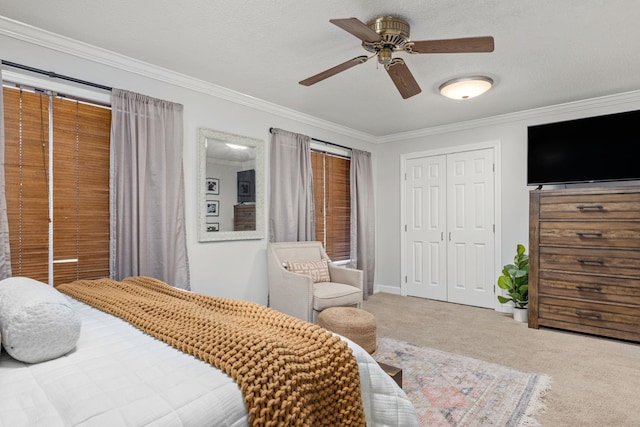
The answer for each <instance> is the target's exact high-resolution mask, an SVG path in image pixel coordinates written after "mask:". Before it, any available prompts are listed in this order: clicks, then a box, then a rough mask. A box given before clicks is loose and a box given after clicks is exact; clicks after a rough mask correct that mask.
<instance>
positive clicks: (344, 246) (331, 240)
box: [311, 151, 351, 261]
mask: <svg viewBox="0 0 640 427" xmlns="http://www.w3.org/2000/svg"><path fill="white" fill-rule="evenodd" d="M350 165H351V161H350V160H349V159H345V158H342V157H336V156H332V155H330V154H326V153H320V152H315V151H312V152H311V167H312V169H313V172H312V173H313V191H314V202H315V216H316V240H318V241H321V242H323V243H324V246H325V250H326V252H327V255H329V257H330V258H331V259H332V260H333V261H341V260H348V259H349V258H350V247H351V246H350V238H351V236H350V235H351V230H350V227H351V225H350V224H351V199H350V197H351V196H350V195H351V192H350V191H351V189H350V185H351V184H350V180H351V178H350Z"/></svg>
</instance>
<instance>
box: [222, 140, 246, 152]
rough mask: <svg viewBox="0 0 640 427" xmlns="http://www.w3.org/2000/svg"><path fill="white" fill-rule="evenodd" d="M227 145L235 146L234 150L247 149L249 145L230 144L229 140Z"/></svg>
mask: <svg viewBox="0 0 640 427" xmlns="http://www.w3.org/2000/svg"><path fill="white" fill-rule="evenodd" d="M226 145H227V147H229V148H233V149H234V150H246V149H247V148H249V147H247V146H246V145H238V144H229V143H228V142H227V143H226Z"/></svg>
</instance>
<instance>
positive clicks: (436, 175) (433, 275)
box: [404, 148, 495, 308]
mask: <svg viewBox="0 0 640 427" xmlns="http://www.w3.org/2000/svg"><path fill="white" fill-rule="evenodd" d="M493 164H494V150H493V149H491V148H488V149H482V150H473V151H465V152H460V153H452V154H446V155H440V156H428V157H420V158H414V159H408V160H407V162H406V172H407V176H406V194H405V196H406V197H405V200H406V210H405V212H406V240H405V241H406V247H405V260H404V262H405V266H406V278H405V280H406V289H407V294H408V295H412V296H418V297H423V298H430V299H435V300H440V301H450V302H455V303H460V304H467V305H473V306H478V307H488V308H493V307H494V306H495V294H494V287H493V285H494V283H493V282H494V277H493V276H494V272H493V266H494V246H495V234H494V199H495V196H494V192H495V190H494V167H493Z"/></svg>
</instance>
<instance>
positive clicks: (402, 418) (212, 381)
mask: <svg viewBox="0 0 640 427" xmlns="http://www.w3.org/2000/svg"><path fill="white" fill-rule="evenodd" d="M67 298H68V297H67ZM69 299H70V300H71V301H72V304H73V307H74V309H75V310H76V312H77V313H78V315H79V316H80V318H81V320H82V331H81V334H80V339H79V341H78V344H77V346H76V349H75V350H73V351H72V352H71V353H69V354H67V355H65V356H63V357H60V358H58V359H54V360H50V361H47V362H42V363H37V364H25V363H22V362H18V361H16V360H14V359H12V358H11V357H10V356H9V355H8V354H6V352H3V353H2V354H1V355H0V426H7V427H21V426H24V427H27V426H29V427H31V426H38V427H56V426H60V427H70V426H104V427H117V426H128V427H133V426H167V427H168V426H171V427H174V426H194V427H203V426H215V427H218V426H247V425H249V419H248V413H247V410H246V409H245V406H244V399H243V397H242V394H241V392H240V389H239V388H238V386H237V385H236V383H235V381H233V379H232V378H231V377H229V376H228V375H226V374H225V373H223V372H221V371H220V370H218V369H216V368H214V367H212V366H210V365H209V364H207V363H205V362H202V361H200V360H199V359H196V358H195V357H193V356H190V355H187V354H185V353H182V352H180V351H178V350H175V349H174V348H172V347H170V346H169V345H167V344H165V343H164V342H162V341H160V340H157V339H155V338H152V337H150V336H148V335H146V334H144V333H143V332H141V331H139V330H138V329H136V328H134V327H133V326H131V325H129V324H128V323H127V322H125V321H123V320H121V319H119V318H116V317H114V316H111V315H109V314H106V313H103V312H102V311H100V310H97V309H94V308H92V307H90V306H88V305H86V304H83V303H81V302H78V301H76V300H74V299H72V298H69ZM345 341H347V342H348V343H349V345H350V346H351V348H352V350H353V352H354V354H355V356H356V358H357V359H358V365H359V368H360V377H361V382H362V398H363V403H364V408H365V414H366V418H367V425H368V426H403V427H404V426H418V425H419V424H418V420H417V417H416V414H415V411H414V409H413V406H412V405H411V403H410V402H409V400H408V399H407V397H406V395H405V394H404V392H403V391H402V390H401V389H400V388H399V387H397V385H396V384H395V382H394V381H393V380H392V379H391V378H390V377H389V376H388V375H387V374H386V373H385V372H384V371H383V370H382V369H381V368H380V367H379V366H378V364H377V363H376V362H375V361H374V360H373V359H372V358H371V356H370V355H369V354H368V353H367V352H366V351H364V350H363V349H362V348H361V347H359V346H358V345H356V344H354V343H352V342H350V341H349V340H346V339H345Z"/></svg>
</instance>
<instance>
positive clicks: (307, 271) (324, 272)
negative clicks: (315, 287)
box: [287, 259, 331, 283]
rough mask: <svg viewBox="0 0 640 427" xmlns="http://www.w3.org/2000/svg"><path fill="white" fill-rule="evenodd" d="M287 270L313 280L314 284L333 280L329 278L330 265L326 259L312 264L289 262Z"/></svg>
mask: <svg viewBox="0 0 640 427" xmlns="http://www.w3.org/2000/svg"><path fill="white" fill-rule="evenodd" d="M287 270H289V271H291V272H292V273H298V274H304V275H305V276H309V277H311V279H313V283H320V282H328V281H330V280H331V278H330V276H329V263H328V262H327V260H326V259H321V260H320V261H311V262H300V261H287Z"/></svg>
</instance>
